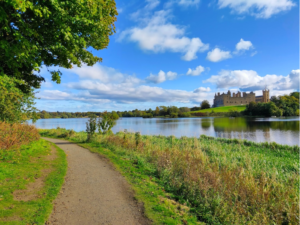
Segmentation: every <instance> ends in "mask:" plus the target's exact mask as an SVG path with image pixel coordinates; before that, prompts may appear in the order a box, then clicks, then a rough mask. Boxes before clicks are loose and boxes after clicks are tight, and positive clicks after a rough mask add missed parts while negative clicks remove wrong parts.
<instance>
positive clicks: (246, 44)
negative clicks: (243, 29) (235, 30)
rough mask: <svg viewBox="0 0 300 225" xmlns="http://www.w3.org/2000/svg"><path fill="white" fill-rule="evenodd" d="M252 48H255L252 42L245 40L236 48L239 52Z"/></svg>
mask: <svg viewBox="0 0 300 225" xmlns="http://www.w3.org/2000/svg"><path fill="white" fill-rule="evenodd" d="M250 48H253V45H252V43H251V41H244V40H243V38H241V40H240V41H239V43H237V44H236V46H235V49H236V50H237V51H243V50H249V49H250Z"/></svg>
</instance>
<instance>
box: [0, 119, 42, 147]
mask: <svg viewBox="0 0 300 225" xmlns="http://www.w3.org/2000/svg"><path fill="white" fill-rule="evenodd" d="M39 138H40V135H39V133H38V130H37V129H36V128H35V127H34V126H32V125H27V124H19V123H14V124H10V123H6V122H0V149H1V150H12V149H18V148H19V147H20V146H21V145H26V144H29V143H30V142H32V141H35V140H38V139H39Z"/></svg>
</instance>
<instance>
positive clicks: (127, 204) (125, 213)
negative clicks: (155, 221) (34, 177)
mask: <svg viewBox="0 0 300 225" xmlns="http://www.w3.org/2000/svg"><path fill="white" fill-rule="evenodd" d="M44 139H45V140H47V141H50V142H53V143H55V144H56V145H57V146H58V147H60V148H61V149H63V150H64V151H65V153H66V154H67V160H68V171H67V175H66V178H65V183H64V184H63V187H62V190H61V192H60V194H59V195H58V197H57V198H56V199H55V200H54V209H53V212H52V214H51V216H50V218H49V220H48V221H47V223H46V224H55V225H58V224H63V225H68V224H71V225H77V224H78V225H79V224H80V225H85V224H86V225H93V224H97V225H98V224H99V225H100V224H105V225H127V224H128V225H144V224H145V225H147V224H151V223H150V221H149V220H148V219H147V218H145V216H144V215H143V205H142V204H139V203H138V202H137V201H136V200H135V199H134V193H133V191H132V189H131V187H130V185H129V184H128V183H127V181H126V180H125V178H124V177H123V176H122V175H121V174H120V173H119V172H117V171H116V170H115V169H114V167H113V166H112V164H111V163H110V162H109V161H108V160H107V159H106V158H104V157H103V156H100V155H98V154H95V153H91V152H90V151H89V150H87V149H85V148H82V147H80V146H78V145H76V144H73V143H71V142H68V141H64V140H57V139H51V138H44Z"/></svg>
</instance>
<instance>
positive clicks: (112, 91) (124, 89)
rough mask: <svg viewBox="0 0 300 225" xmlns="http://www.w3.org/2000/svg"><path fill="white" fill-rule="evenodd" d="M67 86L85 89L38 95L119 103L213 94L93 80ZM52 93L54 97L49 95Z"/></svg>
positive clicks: (183, 99) (179, 99) (193, 98)
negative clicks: (70, 92)
mask: <svg viewBox="0 0 300 225" xmlns="http://www.w3.org/2000/svg"><path fill="white" fill-rule="evenodd" d="M67 86H68V87H69V88H70V89H73V90H81V91H82V90H84V91H83V92H82V93H84V94H82V93H81V94H68V95H61V94H60V93H57V94H56V95H55V96H54V95H53V94H52V93H49V92H47V93H45V91H44V92H42V93H41V94H40V95H39V96H38V97H40V98H41V99H56V100H77V101H85V102H89V100H91V101H98V102H109V101H112V102H118V103H135V102H143V103H145V102H185V103H188V102H201V101H202V100H203V99H208V98H212V96H213V94H212V93H209V90H210V89H209V88H208V89H199V90H198V91H196V90H197V89H196V90H195V91H184V90H170V89H163V88H160V87H151V86H147V85H140V86H136V87H128V86H126V85H124V84H104V85H99V83H96V84H94V85H92V83H91V82H83V81H81V82H78V83H69V84H67ZM49 95H51V96H52V97H49Z"/></svg>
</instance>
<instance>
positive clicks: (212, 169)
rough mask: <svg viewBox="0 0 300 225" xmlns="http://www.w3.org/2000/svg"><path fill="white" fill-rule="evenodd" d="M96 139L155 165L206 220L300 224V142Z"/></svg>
mask: <svg viewBox="0 0 300 225" xmlns="http://www.w3.org/2000/svg"><path fill="white" fill-rule="evenodd" d="M64 132H68V131H63V130H56V131H55V130H51V131H49V134H50V133H51V134H52V135H53V134H58V133H59V134H60V135H61V134H62V133H64ZM84 137H86V134H85V133H83V132H81V133H76V134H75V135H74V136H73V139H74V140H77V141H78V140H84ZM94 142H97V143H100V144H102V145H103V146H105V147H107V148H109V149H111V150H112V151H114V152H119V154H120V155H124V154H126V155H130V157H132V158H133V159H134V158H135V159H137V160H138V163H143V162H144V163H149V164H151V165H153V168H155V170H156V171H157V177H158V178H159V179H160V180H161V182H162V183H164V186H165V189H166V190H167V191H169V192H172V193H174V194H175V195H176V196H177V200H179V201H185V202H188V205H189V207H190V208H191V211H193V212H194V213H196V215H197V216H198V219H199V220H200V221H204V222H207V223H209V224H299V196H298V190H299V170H298V168H299V162H298V159H299V147H295V146H294V147H288V146H280V145H269V144H266V143H264V144H256V143H253V144H251V143H250V142H245V143H244V142H238V141H237V142H236V143H235V142H234V141H232V142H230V143H226V141H224V140H215V139H210V138H186V137H182V138H181V139H177V138H175V137H173V136H170V137H163V136H139V135H135V134H126V133H121V132H120V133H118V134H116V135H106V136H105V135H98V136H96V137H95V139H94ZM274 146H275V147H274ZM296 148H297V149H298V151H296ZM285 149H286V150H285Z"/></svg>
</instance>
